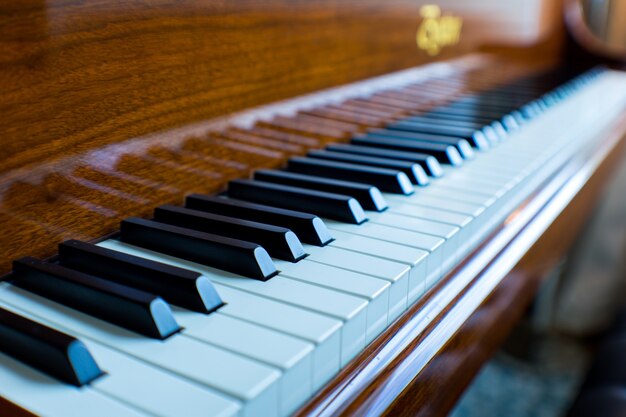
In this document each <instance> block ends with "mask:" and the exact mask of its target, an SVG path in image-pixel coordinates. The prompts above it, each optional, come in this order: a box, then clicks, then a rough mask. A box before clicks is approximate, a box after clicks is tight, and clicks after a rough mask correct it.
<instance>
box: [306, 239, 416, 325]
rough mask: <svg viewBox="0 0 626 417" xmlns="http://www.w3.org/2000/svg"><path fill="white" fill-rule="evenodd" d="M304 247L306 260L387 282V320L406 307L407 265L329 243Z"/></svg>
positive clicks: (408, 268)
mask: <svg viewBox="0 0 626 417" xmlns="http://www.w3.org/2000/svg"><path fill="white" fill-rule="evenodd" d="M304 250H305V251H306V253H308V254H309V256H308V257H307V258H306V259H307V260H309V261H313V262H319V263H322V264H325V265H330V266H334V267H337V268H342V269H347V270H348V271H353V272H359V273H361V274H365V275H369V276H373V277H377V278H381V279H384V280H386V281H388V282H390V283H391V288H390V289H389V314H388V323H390V322H392V321H393V320H395V319H396V318H398V316H399V315H400V314H402V312H403V311H404V310H406V308H407V299H408V291H409V272H410V270H411V268H410V267H409V266H408V265H406V264H403V263H399V262H394V261H390V260H387V259H382V258H378V257H375V256H371V255H365V254H362V253H358V252H353V251H350V250H346V249H341V248H339V247H333V246H330V245H327V246H325V247H319V246H312V245H304Z"/></svg>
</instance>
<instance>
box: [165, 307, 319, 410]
mask: <svg viewBox="0 0 626 417" xmlns="http://www.w3.org/2000/svg"><path fill="white" fill-rule="evenodd" d="M172 310H173V311H174V316H175V317H176V320H177V321H178V323H180V324H181V325H182V326H183V327H184V330H183V333H184V334H185V335H187V336H189V337H193V338H195V339H198V340H201V341H203V342H207V343H210V344H212V345H216V346H219V347H222V348H224V349H225V350H228V351H231V352H237V353H239V354H242V355H245V356H247V357H249V358H252V359H256V360H259V361H261V362H264V363H266V364H269V365H272V366H275V367H277V368H280V370H281V371H282V372H283V375H282V377H281V378H280V381H279V385H280V402H281V408H280V414H281V415H287V414H291V413H293V412H294V411H295V410H296V409H297V407H298V406H300V404H302V403H303V402H304V401H305V400H306V399H307V398H308V397H310V396H311V395H312V394H313V363H312V357H311V353H312V352H313V348H314V346H313V344H312V343H307V342H305V341H303V340H300V339H296V338H295V337H291V336H288V335H286V334H283V333H279V332H277V331H273V330H270V329H266V328H264V327H260V326H258V325H254V324H251V323H248V322H245V321H242V320H238V319H236V318H232V317H229V316H226V315H222V314H220V313H219V312H217V313H214V314H209V315H204V314H199V313H197V312H193V311H189V310H184V309H182V308H179V307H172Z"/></svg>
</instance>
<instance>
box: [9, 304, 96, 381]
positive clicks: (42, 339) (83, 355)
mask: <svg viewBox="0 0 626 417" xmlns="http://www.w3.org/2000/svg"><path fill="white" fill-rule="evenodd" d="M0 352H4V353H6V354H7V355H9V356H12V357H13V358H15V359H17V360H19V361H21V362H24V363H25V364H27V365H29V366H32V367H33V368H35V369H37V370H39V371H41V372H43V373H45V374H47V375H50V376H51V377H53V378H56V379H58V380H61V381H63V382H66V383H68V384H72V385H76V386H77V387H81V386H83V385H86V384H89V383H90V382H92V381H93V380H94V379H96V378H98V377H99V376H101V375H102V374H103V372H102V371H101V370H100V367H99V366H98V364H97V363H96V361H95V360H94V358H93V356H91V353H90V352H89V350H88V349H87V347H86V346H85V345H84V344H83V342H81V341H80V340H78V339H75V338H74V337H72V336H69V335H67V334H65V333H62V332H60V331H58V330H55V329H51V328H50V327H47V326H44V325H43V324H41V323H37V322H35V321H32V320H29V319H27V318H25V317H22V316H20V315H17V314H14V313H12V312H10V311H8V310H5V309H3V308H0Z"/></svg>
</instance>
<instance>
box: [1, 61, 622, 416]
mask: <svg viewBox="0 0 626 417" xmlns="http://www.w3.org/2000/svg"><path fill="white" fill-rule="evenodd" d="M450 87H451V88H453V87H454V82H452V83H450ZM433 97H436V94H434V93H432V94H431V92H429V91H428V90H427V89H425V90H422V89H420V88H419V86H418V85H410V84H409V85H407V86H403V87H402V88H396V89H383V90H381V91H377V92H374V93H372V94H370V95H369V96H367V97H365V98H354V99H348V100H345V101H343V102H338V103H332V104H325V105H323V106H318V107H317V108H313V109H308V110H305V111H302V112H301V113H299V114H297V115H296V116H293V117H287V116H278V117H276V118H275V119H273V120H270V121H264V122H261V123H259V124H258V125H257V126H256V127H255V128H253V129H251V132H255V129H256V131H258V132H262V133H263V132H265V133H264V134H262V136H264V135H267V136H264V137H265V138H266V139H267V140H280V139H278V138H282V139H285V138H288V137H289V135H303V136H306V137H308V139H309V142H308V144H310V145H314V144H315V143H316V141H319V142H320V143H325V138H326V136H327V135H328V134H335V133H337V134H338V135H339V136H345V137H346V138H348V140H347V141H346V143H343V144H327V146H326V147H325V149H322V150H311V151H309V152H308V153H307V154H306V155H304V156H294V157H291V158H289V159H288V160H287V161H286V164H285V165H284V168H283V169H280V170H278V169H262V170H257V171H256V172H254V174H253V177H252V178H251V179H233V180H232V181H231V182H230V183H229V185H228V187H227V190H226V191H225V192H224V193H221V194H218V195H203V194H192V195H188V196H187V197H186V199H185V203H184V205H183V206H177V205H162V206H159V207H156V208H155V210H154V214H153V216H152V218H150V219H143V218H127V219H125V220H123V221H122V222H121V225H120V232H119V233H118V234H116V235H114V236H112V237H110V238H108V239H106V240H102V241H100V242H97V243H95V244H94V243H87V242H82V241H79V240H70V241H67V242H64V243H62V244H61V245H59V256H58V257H57V258H55V259H53V260H49V261H42V260H38V259H34V258H23V259H19V260H16V261H15V262H14V264H13V265H14V266H13V272H12V274H10V275H9V276H8V277H7V279H6V280H5V282H2V283H0V333H2V334H1V335H0V352H1V353H0V361H1V362H2V367H1V368H0V397H3V398H4V399H6V400H8V401H10V402H12V403H14V404H16V405H18V406H20V407H22V408H24V409H26V410H27V411H29V412H32V413H35V414H41V415H46V416H68V415H72V413H75V414H76V415H87V414H88V415H94V416H96V415H102V416H112V415H115V416H126V415H128V416H149V415H158V416H175V415H185V416H196V415H198V416H200V415H203V416H206V415H211V416H224V417H225V416H250V417H252V416H263V417H265V416H287V415H291V414H293V413H294V412H296V411H297V410H298V409H299V408H300V407H302V406H303V405H304V404H305V403H306V402H307V401H308V400H309V399H310V398H311V397H312V396H313V395H314V394H315V393H316V392H318V391H319V390H320V389H323V388H324V387H325V386H326V384H328V382H329V381H331V380H332V379H333V377H335V376H336V375H337V374H338V373H339V372H340V371H341V370H342V369H343V368H345V367H346V366H347V365H349V364H350V363H351V361H352V360H353V359H354V358H355V357H357V356H358V355H359V354H360V353H361V352H363V351H364V350H365V349H366V348H367V346H368V345H369V344H370V343H372V342H373V341H375V340H376V338H377V336H379V335H380V334H381V333H383V332H384V331H385V330H386V329H387V328H388V327H389V326H391V325H393V324H394V322H396V320H398V319H399V318H400V317H401V316H402V315H403V313H405V312H406V311H407V310H409V309H410V308H411V307H412V306H414V305H415V303H416V302H419V301H420V300H422V299H423V297H424V295H425V294H427V293H428V292H429V291H430V290H431V289H432V288H434V287H436V286H437V285H440V283H441V282H442V278H443V277H445V276H446V275H447V274H449V273H450V271H452V270H453V269H454V268H455V267H457V265H459V263H460V262H461V261H462V260H464V259H465V258H466V257H467V256H468V255H469V254H470V253H472V251H474V250H475V249H476V248H477V247H478V246H479V245H480V244H481V243H482V242H483V241H484V240H485V238H486V237H487V236H489V235H490V233H492V232H493V231H494V230H495V229H496V228H497V227H499V226H500V225H501V224H502V223H503V221H506V219H507V218H508V217H509V216H510V215H511V213H512V211H513V210H514V209H515V208H516V207H518V206H519V205H520V203H522V202H523V201H524V200H525V199H527V198H528V197H529V196H530V195H531V194H532V193H533V192H535V191H536V190H537V189H538V187H539V185H540V184H542V183H544V182H545V181H546V180H547V179H548V178H550V177H551V176H553V175H554V174H555V172H558V170H559V169H560V168H561V167H562V166H563V164H565V163H566V162H567V161H568V160H570V159H571V158H572V156H573V155H575V154H576V153H578V152H580V150H581V149H585V148H589V147H593V146H594V140H596V138H597V132H599V131H602V129H605V128H608V127H609V126H610V125H611V124H612V123H613V122H614V121H615V120H616V119H617V118H618V116H619V115H620V114H621V113H622V112H623V111H624V109H625V108H626V79H625V78H624V76H623V75H619V74H616V73H613V72H611V71H607V70H603V69H593V70H590V71H587V72H584V73H582V74H578V75H576V76H573V77H571V76H569V75H568V74H566V73H564V72H560V71H558V70H556V71H552V72H547V73H539V74H537V75H534V76H529V77H525V78H521V79H518V80H516V81H514V82H509V83H506V84H502V85H499V86H497V87H492V88H490V89H487V90H485V91H482V92H475V93H472V94H467V93H466V94H462V95H460V96H458V97H457V99H456V100H455V101H453V102H450V103H447V104H441V105H438V106H436V107H433V106H432V105H431V108H430V111H427V112H424V111H421V112H416V111H415V110H414V109H415V103H430V102H432V101H433V100H434V99H433ZM317 123H320V124H319V125H316V124H317ZM315 126H318V128H317V129H316V128H315ZM320 126H323V128H322V127H320ZM235 131H236V132H239V134H240V135H242V136H240V137H241V138H244V140H247V139H246V136H245V134H246V129H241V128H237V129H235V130H232V131H231V135H232V134H233V133H232V132H235ZM268 132H269V133H268ZM345 132H349V134H347V133H345ZM272 137H274V139H272ZM295 142H296V143H297V141H295ZM303 145H307V144H306V143H303ZM187 151H188V152H189V153H190V154H191V152H192V149H191V147H190V148H188V149H187ZM189 157H190V158H191V156H189ZM457 294H458V292H457V293H455V292H454V291H452V290H451V291H450V292H449V293H448V294H447V295H446V294H444V295H443V297H444V298H445V297H446V296H447V297H449V298H450V299H453V298H454V297H455V296H456V295H457ZM438 303H439V307H441V306H442V305H443V304H444V300H443V299H441V300H439V301H438ZM429 314H430V316H429ZM433 314H434V313H433V312H430V313H429V312H428V311H427V310H426V309H425V310H424V315H423V317H422V325H423V326H426V325H427V324H428V323H429V319H432V315H433ZM332 411H334V410H333V409H332V407H331V408H330V409H329V411H328V412H329V413H331V412H332Z"/></svg>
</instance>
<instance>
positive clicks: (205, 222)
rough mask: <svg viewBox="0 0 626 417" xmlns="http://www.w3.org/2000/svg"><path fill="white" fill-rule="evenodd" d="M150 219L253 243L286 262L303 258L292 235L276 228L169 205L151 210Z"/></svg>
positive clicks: (296, 239)
mask: <svg viewBox="0 0 626 417" xmlns="http://www.w3.org/2000/svg"><path fill="white" fill-rule="evenodd" d="M154 220H156V221H157V222H161V223H167V224H171V225H174V226H179V227H185V228H187V229H193V230H197V231H200V232H206V233H212V234H215V235H220V236H225V237H230V238H233V239H240V240H246V241H249V242H253V243H257V244H259V245H261V246H262V247H263V248H264V249H265V250H266V251H267V252H268V253H269V254H270V256H273V257H275V258H278V259H283V260H285V261H289V262H297V261H299V260H300V259H302V258H304V257H305V256H306V253H305V252H304V248H303V247H302V244H301V243H300V240H299V239H298V237H297V236H296V235H295V233H294V232H292V231H291V230H289V229H286V228H284V227H280V226H274V225H271V224H263V223H258V222H254V221H251V220H242V219H237V218H235V217H229V216H223V215H221V214H212V213H206V212H204V211H198V210H192V209H189V208H182V207H176V206H172V205H164V206H161V207H157V208H156V209H155V210H154Z"/></svg>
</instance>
